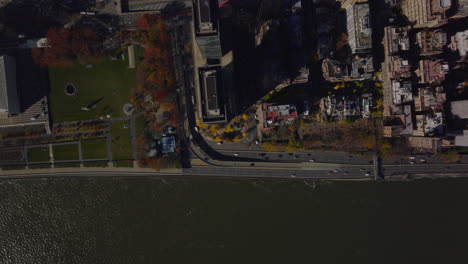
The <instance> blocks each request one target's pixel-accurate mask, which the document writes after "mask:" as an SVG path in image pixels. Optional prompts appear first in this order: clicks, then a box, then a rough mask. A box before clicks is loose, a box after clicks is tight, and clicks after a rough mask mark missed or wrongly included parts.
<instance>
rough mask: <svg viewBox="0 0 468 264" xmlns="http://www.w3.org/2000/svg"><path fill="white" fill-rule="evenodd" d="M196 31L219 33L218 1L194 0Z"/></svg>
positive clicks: (201, 33) (199, 32)
mask: <svg viewBox="0 0 468 264" xmlns="http://www.w3.org/2000/svg"><path fill="white" fill-rule="evenodd" d="M194 11H195V12H194V18H195V32H196V34H197V35H206V34H217V32H218V3H217V1H216V0H195V1H194Z"/></svg>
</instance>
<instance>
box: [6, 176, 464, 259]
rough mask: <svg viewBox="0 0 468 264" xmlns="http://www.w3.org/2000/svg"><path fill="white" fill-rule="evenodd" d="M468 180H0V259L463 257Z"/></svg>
mask: <svg viewBox="0 0 468 264" xmlns="http://www.w3.org/2000/svg"><path fill="white" fill-rule="evenodd" d="M467 225H468V181H467V180H438V181H415V182H401V183H377V182H320V183H317V184H315V187H314V183H313V182H312V181H309V182H304V181H302V180H297V181H286V180H257V181H253V180H221V179H209V178H204V179H201V178H178V179H171V178H164V179H161V178H118V177H116V178H62V179H58V178H56V179H33V180H3V181H0V263H2V264H3V263H468V228H467Z"/></svg>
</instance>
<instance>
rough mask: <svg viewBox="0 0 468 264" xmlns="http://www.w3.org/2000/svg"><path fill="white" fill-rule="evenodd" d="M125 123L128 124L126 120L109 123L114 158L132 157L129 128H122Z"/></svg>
mask: <svg viewBox="0 0 468 264" xmlns="http://www.w3.org/2000/svg"><path fill="white" fill-rule="evenodd" d="M125 124H128V121H113V122H111V124H110V133H111V136H112V159H114V160H119V159H133V153H132V142H131V137H130V128H124V127H123V126H124V125H125Z"/></svg>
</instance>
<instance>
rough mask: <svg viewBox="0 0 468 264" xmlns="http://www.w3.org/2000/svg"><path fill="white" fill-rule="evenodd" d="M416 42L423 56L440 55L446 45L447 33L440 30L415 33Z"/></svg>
mask: <svg viewBox="0 0 468 264" xmlns="http://www.w3.org/2000/svg"><path fill="white" fill-rule="evenodd" d="M416 42H417V44H418V45H419V47H420V48H421V54H423V55H424V54H436V53H440V52H442V48H443V47H444V46H445V45H446V44H447V33H445V32H444V31H441V30H423V31H420V32H418V33H416Z"/></svg>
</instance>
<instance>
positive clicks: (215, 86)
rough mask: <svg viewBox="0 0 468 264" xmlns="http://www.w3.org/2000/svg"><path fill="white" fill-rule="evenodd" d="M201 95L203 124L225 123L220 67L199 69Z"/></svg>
mask: <svg viewBox="0 0 468 264" xmlns="http://www.w3.org/2000/svg"><path fill="white" fill-rule="evenodd" d="M199 74H200V75H199V76H200V88H201V95H202V98H201V99H202V109H201V110H202V117H203V120H204V121H205V122H209V121H213V122H218V121H225V120H226V114H225V113H226V110H225V104H224V97H223V87H222V83H223V82H222V77H221V67H219V66H210V67H206V68H200V69H199Z"/></svg>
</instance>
